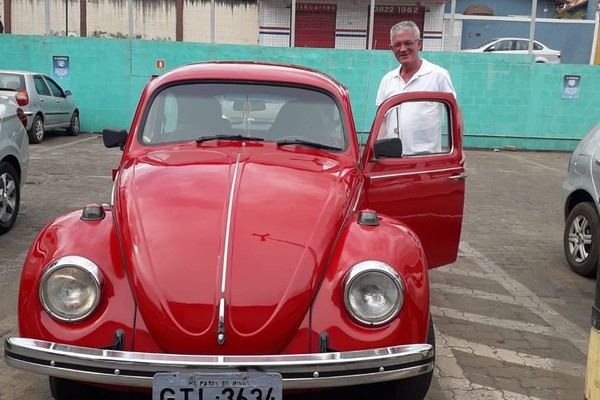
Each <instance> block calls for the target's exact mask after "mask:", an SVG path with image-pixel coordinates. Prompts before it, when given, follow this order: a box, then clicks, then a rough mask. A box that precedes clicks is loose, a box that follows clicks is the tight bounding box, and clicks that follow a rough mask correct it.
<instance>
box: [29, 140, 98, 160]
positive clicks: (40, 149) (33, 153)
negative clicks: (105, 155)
mask: <svg viewBox="0 0 600 400" xmlns="http://www.w3.org/2000/svg"><path fill="white" fill-rule="evenodd" d="M101 137H102V136H100V135H90V136H88V137H85V138H82V139H78V140H74V141H72V142H68V143H63V144H57V145H56V146H40V145H36V146H35V147H33V146H30V148H29V153H30V154H29V156H30V158H37V155H38V154H47V153H51V152H53V151H55V150H58V149H62V148H65V147H71V146H76V145H78V144H80V143H83V142H87V141H89V140H93V139H96V140H97V139H98V138H101ZM32 147H33V149H32Z"/></svg>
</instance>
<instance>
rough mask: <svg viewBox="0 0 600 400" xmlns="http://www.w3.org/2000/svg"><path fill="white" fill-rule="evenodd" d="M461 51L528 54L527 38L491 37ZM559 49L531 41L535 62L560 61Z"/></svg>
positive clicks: (553, 62) (554, 62)
mask: <svg viewBox="0 0 600 400" xmlns="http://www.w3.org/2000/svg"><path fill="white" fill-rule="evenodd" d="M462 51H465V52H471V53H492V52H493V53H507V54H528V53H529V39H524V38H499V39H492V40H490V41H489V42H486V43H484V44H482V45H481V46H479V47H476V48H474V49H464V50H462ZM560 54H561V52H560V51H559V50H553V49H551V48H549V47H548V46H546V45H544V44H542V43H540V42H538V41H537V40H534V41H533V55H534V56H535V62H538V63H552V64H556V63H560Z"/></svg>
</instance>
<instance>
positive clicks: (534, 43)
mask: <svg viewBox="0 0 600 400" xmlns="http://www.w3.org/2000/svg"><path fill="white" fill-rule="evenodd" d="M533 49H534V50H542V49H543V47H542V45H541V44H539V43H536V42H533Z"/></svg>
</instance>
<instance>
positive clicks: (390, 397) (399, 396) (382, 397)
mask: <svg viewBox="0 0 600 400" xmlns="http://www.w3.org/2000/svg"><path fill="white" fill-rule="evenodd" d="M427 343H428V344H430V345H432V346H433V349H434V352H435V332H434V329H433V320H432V319H431V316H429V331H428V333H427ZM432 378H433V369H432V370H431V371H429V372H428V373H426V374H423V375H419V376H415V377H414V378H407V379H401V380H398V381H390V382H384V383H377V384H370V385H357V386H349V387H346V388H343V389H339V390H336V391H335V392H333V393H332V392H330V391H327V392H324V393H320V395H321V396H322V397H321V396H320V397H318V398H319V399H321V398H322V399H344V400H365V399H378V400H424V399H425V397H426V396H427V392H428V391H429V386H430V385H431V380H432Z"/></svg>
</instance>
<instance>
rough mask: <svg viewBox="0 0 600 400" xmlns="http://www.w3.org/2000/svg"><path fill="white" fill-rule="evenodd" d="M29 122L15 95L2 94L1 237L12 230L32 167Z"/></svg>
mask: <svg viewBox="0 0 600 400" xmlns="http://www.w3.org/2000/svg"><path fill="white" fill-rule="evenodd" d="M26 122H27V117H26V116H25V113H24V112H23V110H22V109H21V108H19V107H18V105H17V104H16V103H15V102H14V101H13V100H12V96H3V95H0V235H1V234H4V233H6V232H8V231H9V230H10V229H11V228H12V226H13V225H14V223H15V220H16V219H17V214H18V212H19V202H20V196H21V186H23V183H25V179H26V177H27V168H28V165H29V141H28V140H27V132H26V131H25V126H24V125H25V124H26Z"/></svg>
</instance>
